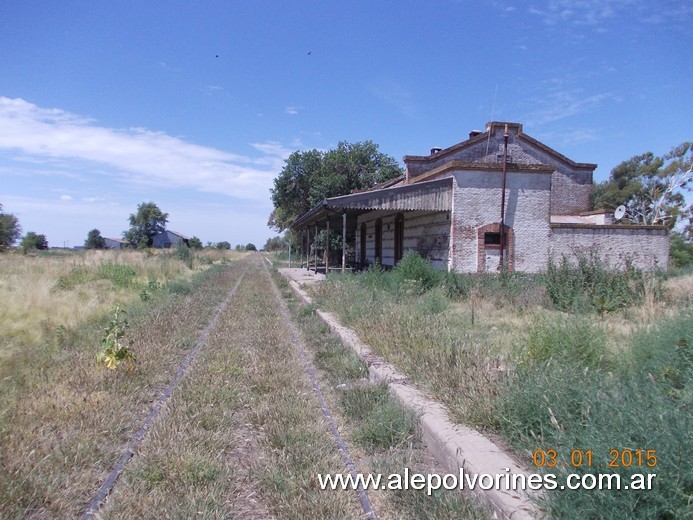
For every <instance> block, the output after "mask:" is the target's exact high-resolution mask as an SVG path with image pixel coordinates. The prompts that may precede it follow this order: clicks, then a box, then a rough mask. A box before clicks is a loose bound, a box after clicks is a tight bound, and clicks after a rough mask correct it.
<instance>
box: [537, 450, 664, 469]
mask: <svg viewBox="0 0 693 520" xmlns="http://www.w3.org/2000/svg"><path fill="white" fill-rule="evenodd" d="M532 463H533V464H534V466H535V467H537V468H544V467H545V468H555V467H573V468H584V467H595V465H597V466H598V467H601V468H603V467H609V468H630V467H638V468H642V467H648V468H654V467H656V466H657V450H631V449H628V448H625V449H620V450H617V449H613V450H609V456H608V461H606V462H604V463H596V462H595V461H594V452H593V450H577V449H576V450H572V451H571V452H570V453H567V454H566V456H565V457H561V456H559V454H558V452H557V451H556V450H551V449H549V450H534V452H533V453H532Z"/></svg>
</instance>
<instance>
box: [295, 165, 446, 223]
mask: <svg viewBox="0 0 693 520" xmlns="http://www.w3.org/2000/svg"><path fill="white" fill-rule="evenodd" d="M452 182H453V179H452V177H448V178H445V179H437V180H435V181H429V182H420V183H416V184H409V185H405V186H395V187H393V188H385V189H380V190H371V191H366V192H362V193H353V194H351V195H343V196H341V197H332V198H329V199H325V200H323V201H322V202H321V203H320V204H318V205H317V206H315V207H314V208H313V209H311V210H310V211H309V212H308V213H305V214H304V215H301V216H300V217H299V218H298V219H296V220H295V221H294V223H293V224H291V228H292V229H300V228H302V227H306V226H309V225H311V224H313V223H315V222H318V221H321V220H324V219H325V218H329V216H330V215H333V214H335V213H336V212H340V213H344V212H346V213H363V212H365V211H377V210H384V211H450V210H451V209H452Z"/></svg>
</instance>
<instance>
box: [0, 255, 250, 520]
mask: <svg viewBox="0 0 693 520" xmlns="http://www.w3.org/2000/svg"><path fill="white" fill-rule="evenodd" d="M128 256H129V255H128ZM96 258H97V255H93V257H92V256H91V255H85V256H84V257H81V256H80V257H77V258H74V257H72V258H67V259H66V258H60V259H57V260H56V259H54V258H52V257H49V258H42V257H36V258H31V259H23V258H20V259H19V260H17V259H14V258H11V259H7V258H4V257H3V262H7V263H6V264H5V265H10V266H11V267H12V271H13V274H11V275H10V276H6V275H3V279H4V280H9V283H7V284H6V285H7V286H11V287H16V286H17V285H19V284H21V283H25V282H23V281H22V280H23V277H22V276H20V275H23V276H24V278H26V279H31V278H32V276H31V272H32V270H35V271H36V272H37V275H36V276H35V277H34V278H35V279H41V280H43V281H44V282H43V284H41V285H43V286H50V285H51V283H50V282H51V276H56V275H58V276H59V274H58V273H62V272H64V270H65V269H69V267H70V262H82V261H84V262H85V263H88V262H92V261H96ZM119 259H120V260H122V259H123V257H122V256H120V257H119ZM143 261H148V260H143ZM32 262H34V263H33V264H32ZM237 271H238V268H237V267H236V266H234V265H232V266H231V267H230V268H229V269H227V270H226V271H223V272H222V271H219V270H216V271H210V272H209V273H207V274H206V276H205V277H203V278H202V279H199V280H198V281H197V282H195V284H196V287H197V290H194V291H192V292H191V293H190V294H188V295H180V294H173V293H168V292H163V293H162V294H160V295H159V297H158V298H157V300H156V301H150V302H148V303H147V304H144V303H143V304H141V305H139V306H134V307H133V309H134V310H133V312H132V313H131V314H130V318H131V325H132V327H131V329H130V331H129V337H130V338H131V339H132V340H133V341H134V344H133V350H134V352H135V355H136V356H137V359H138V363H137V365H136V368H135V369H134V371H133V372H130V373H125V372H120V371H117V372H111V371H108V370H105V369H100V368H99V367H97V365H96V363H95V354H96V353H97V352H98V349H99V342H100V337H101V327H102V324H101V323H100V322H99V321H98V320H96V319H93V320H90V319H89V318H88V313H87V311H84V310H78V309H73V312H74V313H76V314H77V315H78V316H82V319H83V320H87V321H81V322H78V321H75V323H76V325H75V330H74V331H72V332H71V333H70V335H69V337H68V338H67V340H66V341H64V342H61V343H58V342H57V341H55V340H54V341H49V340H46V341H45V342H41V341H39V342H38V343H31V342H30V341H29V340H30V339H31V338H30V336H23V340H22V342H21V343H15V345H19V346H21V347H22V348H20V349H15V350H14V352H10V354H9V355H8V354H7V352H6V355H5V357H4V360H3V361H4V362H3V364H2V372H3V378H2V380H0V403H2V408H1V410H0V463H1V465H2V471H0V511H1V512H2V515H3V516H7V517H11V518H14V517H29V518H45V517H60V518H65V517H71V516H76V515H78V514H79V513H81V512H82V511H84V509H85V508H86V506H87V504H88V502H89V501H90V500H91V497H92V495H93V494H94V493H95V491H96V489H98V487H99V486H100V485H101V483H102V481H103V480H104V479H105V476H106V474H107V472H108V470H109V468H110V467H111V466H112V464H113V463H114V462H115V460H116V459H117V457H118V456H119V455H120V453H121V452H122V451H123V448H124V445H125V444H126V442H127V441H128V440H129V438H130V437H131V436H132V434H133V432H134V431H135V430H136V429H137V428H138V427H139V425H140V424H141V421H142V418H143V417H144V416H145V415H146V413H147V412H148V410H149V408H150V407H151V403H152V401H153V400H154V399H155V398H156V396H157V395H158V392H159V391H160V389H161V388H162V387H163V386H165V384H166V382H167V381H169V380H170V378H171V375H172V373H173V371H174V370H175V369H176V367H177V366H178V364H179V363H180V361H181V360H182V358H183V357H184V356H185V354H186V353H187V350H188V349H189V348H190V347H191V346H192V344H193V343H194V341H195V339H196V338H197V336H198V335H199V333H200V331H201V330H202V328H203V327H204V325H205V324H206V322H207V321H208V320H209V316H210V311H211V310H212V309H213V308H214V305H215V302H218V301H219V299H220V298H221V297H223V296H224V294H225V291H226V290H228V286H229V284H230V283H232V282H233V280H234V279H235V276H236V273H237ZM53 280H54V278H53ZM29 285H30V284H29ZM38 294H43V295H44V297H45V298H46V299H47V300H46V301H45V302H44V311H43V312H45V313H46V314H40V313H39V312H38V311H35V312H32V313H30V314H29V315H28V316H23V317H22V318H21V319H22V320H23V323H25V326H30V325H29V324H35V323H37V322H38V323H40V322H41V320H47V319H50V318H52V316H53V315H52V313H50V312H49V310H50V309H55V311H56V312H64V309H58V307H62V306H66V305H70V304H71V305H74V306H78V305H79V302H80V299H79V298H75V297H74V295H72V296H70V298H73V299H72V300H66V301H62V300H57V301H56V300H53V301H52V304H51V303H50V302H49V300H50V298H54V297H58V298H60V297H62V295H61V294H60V293H56V292H52V291H50V290H49V291H48V292H43V293H41V292H38ZM66 297H67V296H66ZM135 298H137V293H136V292H135ZM23 299H26V298H23ZM67 302H71V303H67ZM10 307H13V306H10ZM14 308H15V309H16V308H17V307H14ZM31 310H32V311H34V309H31ZM11 312H16V310H15V311H11ZM80 312H83V313H84V314H79V313H80ZM15 341H16V339H15ZM6 346H7V345H4V348H5V347H6Z"/></svg>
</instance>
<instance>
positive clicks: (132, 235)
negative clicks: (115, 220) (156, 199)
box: [123, 202, 168, 248]
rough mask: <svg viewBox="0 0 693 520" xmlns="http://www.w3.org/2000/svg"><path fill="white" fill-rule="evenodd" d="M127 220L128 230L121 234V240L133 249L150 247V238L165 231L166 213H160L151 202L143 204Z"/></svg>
mask: <svg viewBox="0 0 693 520" xmlns="http://www.w3.org/2000/svg"><path fill="white" fill-rule="evenodd" d="M128 220H129V221H130V229H128V230H127V231H126V232H125V233H123V238H124V239H125V240H127V241H128V242H129V243H130V245H131V246H133V247H139V248H142V247H151V245H152V238H154V236H155V235H158V234H159V233H161V232H162V231H165V230H166V223H167V222H168V213H164V212H162V211H161V210H160V209H159V207H158V206H157V205H156V204H154V203H153V202H143V203H142V204H140V205H139V206H137V213H131V214H130V217H129V219H128Z"/></svg>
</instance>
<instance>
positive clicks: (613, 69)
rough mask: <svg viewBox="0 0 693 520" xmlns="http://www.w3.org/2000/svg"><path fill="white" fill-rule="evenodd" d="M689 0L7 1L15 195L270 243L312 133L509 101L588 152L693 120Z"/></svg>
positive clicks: (456, 121)
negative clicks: (290, 167) (292, 163)
mask: <svg viewBox="0 0 693 520" xmlns="http://www.w3.org/2000/svg"><path fill="white" fill-rule="evenodd" d="M692 19H693V4H691V2H690V1H670V0H658V1H657V2H654V1H651V0H618V1H617V0H572V1H568V0H535V1H528V2H511V1H509V0H508V1H506V0H491V1H482V0H478V1H475V2H472V1H466V0H458V1H433V2H411V1H398V2H381V1H374V0H371V1H349V2H331V1H321V2H318V1H288V0H285V1H266V2H254V1H204V0H200V1H195V2H193V1H176V0H168V1H143V0H138V1H127V0H118V1H116V2H114V1H103V0H88V1H86V0H70V1H66V0H51V1H49V0H43V1H32V0H23V1H19V0H17V1H12V0H0V203H1V204H2V205H3V206H4V211H6V212H11V213H14V214H15V215H17V216H18V217H19V219H20V223H21V225H22V228H23V230H24V231H25V232H26V231H35V232H38V233H43V234H45V235H46V236H47V238H48V241H49V244H50V245H51V246H63V245H69V246H74V245H81V244H83V242H84V239H85V238H86V235H87V232H88V231H89V230H90V229H93V228H98V229H99V230H101V233H102V235H104V236H113V237H119V236H120V235H121V234H122V232H123V231H124V230H126V229H127V227H128V222H127V218H128V215H129V214H130V213H133V212H134V211H135V210H136V207H137V205H138V204H139V203H141V202H148V201H153V202H155V203H156V204H157V205H158V206H159V207H160V208H161V209H162V210H163V211H166V212H168V213H169V219H170V222H169V224H168V227H169V229H173V230H175V231H179V232H181V233H184V234H187V235H196V236H198V237H199V238H200V239H201V240H202V241H203V242H208V241H211V242H217V241H221V240H227V241H229V242H231V244H233V245H235V244H239V243H240V244H245V243H247V242H253V243H255V244H256V245H258V246H261V245H263V244H264V242H265V240H266V239H267V238H269V237H270V236H274V235H275V234H276V233H275V232H274V231H273V230H271V229H269V228H268V227H267V225H266V223H267V217H268V215H269V213H270V211H271V201H270V192H269V190H270V188H271V186H272V180H273V179H274V177H276V175H277V174H278V173H279V172H280V171H281V168H282V166H283V164H284V160H285V159H286V158H287V157H288V155H289V154H290V153H291V152H293V151H295V150H308V149H312V148H318V149H329V148H332V147H334V146H335V145H336V144H337V143H338V142H339V141H341V140H346V141H350V142H356V141H363V140H366V139H370V140H372V141H374V142H376V143H377V144H379V145H380V150H381V151H382V152H384V153H387V154H390V155H392V156H394V157H395V158H397V159H398V160H401V158H402V156H404V155H407V154H411V155H424V154H427V153H428V152H429V150H430V148H431V147H433V146H440V147H447V146H451V145H453V144H455V143H457V142H459V141H462V140H464V139H466V138H467V136H468V133H469V131H470V130H473V129H483V128H484V125H485V123H486V122H487V121H490V120H491V119H493V120H501V121H514V122H520V123H523V124H524V131H525V132H526V133H527V134H529V135H531V136H532V137H534V138H536V139H539V140H540V141H542V142H544V143H546V144H547V145H549V146H551V147H552V148H554V149H556V150H558V151H559V152H561V153H562V154H564V155H566V156H568V157H570V158H571V159H573V160H575V161H579V162H595V163H598V164H599V167H598V169H597V171H596V179H595V180H597V181H599V180H603V179H606V178H607V177H608V174H609V172H610V170H611V169H612V168H613V167H614V166H616V165H617V164H618V163H619V162H621V161H623V160H625V159H628V158H630V157H632V156H633V155H636V154H640V153H643V152H645V151H652V152H654V153H655V154H663V153H665V152H667V151H668V150H669V149H670V148H671V147H673V146H674V145H676V144H679V143H680V142H682V141H684V140H691V139H693V135H692V133H693V132H691V129H690V124H691V121H693V117H692V116H693V109H692V108H691V93H692V92H693V88H691V85H692V84H693V83H692V80H693V74H692V67H693V60H692V59H691V51H692V50H693V45H692V43H693V41H692V40H693V37H692V36H691V30H690V28H691V21H692Z"/></svg>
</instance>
